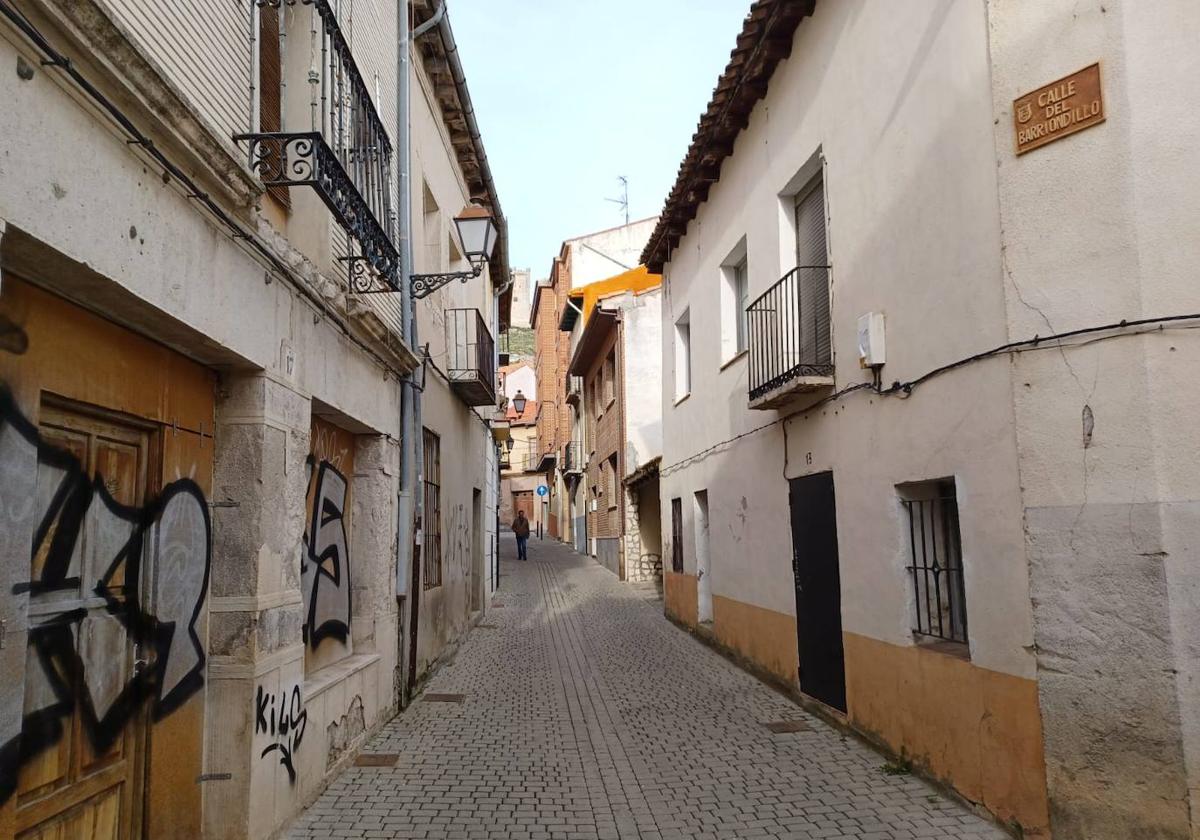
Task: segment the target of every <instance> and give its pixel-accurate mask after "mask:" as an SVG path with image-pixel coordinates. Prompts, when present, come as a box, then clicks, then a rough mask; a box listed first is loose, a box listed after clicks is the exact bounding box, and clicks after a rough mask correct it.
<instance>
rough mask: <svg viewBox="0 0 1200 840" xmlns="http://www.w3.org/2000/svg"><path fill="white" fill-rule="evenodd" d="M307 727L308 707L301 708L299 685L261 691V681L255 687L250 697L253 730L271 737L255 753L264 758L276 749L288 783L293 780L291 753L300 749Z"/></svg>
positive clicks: (294, 769)
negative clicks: (288, 689)
mask: <svg viewBox="0 0 1200 840" xmlns="http://www.w3.org/2000/svg"><path fill="white" fill-rule="evenodd" d="M307 728H308V710H307V709H305V708H304V700H303V698H302V697H301V696H300V686H298V685H294V686H292V689H291V691H281V692H279V693H278V694H275V693H274V692H270V691H263V689H262V686H261V685H260V686H259V687H258V695H257V696H256V697H255V699H254V734H255V735H267V736H268V737H269V738H270V739H271V743H269V744H267V746H266V747H264V748H263V751H262V753H261V755H260V756H259V757H260V758H266V757H267V756H268V755H269V754H270V753H273V752H278V753H279V763H280V764H282V765H283V767H284V769H286V770H287V772H288V781H289V782H291V783H292V784H295V783H296V767H295V765H294V764H293V763H292V756H294V755H295V754H296V750H298V749H300V742H301V741H303V740H304V730H305V729H307Z"/></svg>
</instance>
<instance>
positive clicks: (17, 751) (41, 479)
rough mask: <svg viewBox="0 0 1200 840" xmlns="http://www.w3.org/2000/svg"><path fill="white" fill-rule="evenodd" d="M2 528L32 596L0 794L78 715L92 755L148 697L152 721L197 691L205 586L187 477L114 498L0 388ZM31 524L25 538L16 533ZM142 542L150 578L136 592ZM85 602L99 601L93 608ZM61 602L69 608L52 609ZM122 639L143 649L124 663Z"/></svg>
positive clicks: (203, 535) (201, 508) (200, 517)
mask: <svg viewBox="0 0 1200 840" xmlns="http://www.w3.org/2000/svg"><path fill="white" fill-rule="evenodd" d="M0 532H2V533H3V537H0V552H2V553H3V556H6V557H10V558H12V557H20V556H24V557H25V558H26V559H27V561H28V563H29V565H28V568H32V569H36V577H35V578H34V579H31V580H27V581H24V582H21V583H18V584H16V585H15V586H13V588H12V594H13V595H16V596H26V597H28V598H29V599H30V601H31V602H32V603H36V604H38V609H37V610H36V611H31V612H33V613H34V614H33V615H31V617H30V621H29V625H30V627H29V648H28V651H27V657H28V659H27V665H26V674H25V698H26V699H25V710H24V717H23V719H22V721H21V731H20V734H19V735H16V736H15V737H14V738H11V739H10V740H9V741H8V742H6V743H5V744H4V745H3V746H2V747H0V802H3V801H5V800H6V799H8V797H10V796H11V795H12V793H13V791H14V789H15V786H16V771H17V768H18V766H19V765H20V764H22V763H25V762H27V761H29V759H30V758H32V757H34V756H36V755H37V754H39V753H40V752H42V751H44V750H46V749H48V748H49V747H51V746H53V745H55V744H57V743H58V742H59V741H60V740H61V739H62V737H63V735H64V723H66V722H68V721H70V719H71V718H72V716H73V715H74V714H75V712H76V711H77V710H79V711H81V712H82V714H81V718H82V720H83V724H84V728H85V730H86V735H87V737H88V738H89V740H90V741H91V744H92V747H93V749H94V750H95V751H96V752H97V753H98V754H99V753H103V752H104V751H107V750H108V749H109V748H110V747H111V746H112V745H113V743H115V741H116V739H117V738H119V737H120V735H121V734H122V732H123V731H124V728H125V725H126V724H127V723H128V722H129V720H130V719H131V718H132V717H133V716H134V715H135V714H136V713H137V712H138V711H139V710H140V709H141V708H143V705H144V704H145V703H152V711H153V716H154V719H156V720H158V719H161V718H162V717H164V716H166V715H168V714H170V713H171V712H172V711H174V710H175V709H177V708H179V706H181V705H182V704H183V703H184V702H185V701H186V700H187V699H188V698H189V697H191V696H192V695H193V694H195V693H196V691H197V690H198V689H199V688H201V686H202V685H203V678H204V677H203V675H204V663H205V655H204V646H203V644H202V642H201V639H200V637H199V635H198V634H197V631H196V622H197V621H198V619H199V617H200V613H201V610H202V608H203V604H204V599H205V596H206V594H207V592H208V575H209V567H210V563H211V537H212V526H211V522H210V519H209V512H208V505H207V502H206V500H205V498H204V494H203V492H202V491H201V489H200V487H199V485H197V484H196V483H195V482H194V481H192V480H191V479H190V478H181V479H179V480H177V481H174V482H172V483H170V484H168V485H167V486H166V487H165V488H163V490H162V492H161V493H160V494H159V495H158V496H157V498H155V499H153V500H151V501H150V502H148V503H147V504H146V505H144V506H142V507H131V506H128V505H124V504H121V503H120V502H118V501H117V500H116V499H115V498H114V497H113V495H112V493H111V492H110V485H109V483H108V482H107V481H106V479H105V476H103V475H101V474H99V473H97V474H96V475H95V476H94V477H92V476H90V475H89V474H88V471H87V469H86V468H85V466H84V465H83V464H81V463H80V461H79V459H78V458H77V457H76V455H75V454H73V453H72V452H69V451H67V450H65V449H60V448H58V447H56V446H54V445H53V444H52V443H49V442H48V441H46V440H44V439H43V438H42V436H41V435H40V433H39V431H38V429H37V427H36V426H35V425H34V424H33V423H32V422H30V421H29V420H28V419H27V418H26V417H25V416H24V415H23V414H22V413H21V412H20V410H19V409H18V408H17V406H16V403H15V401H14V399H13V397H12V395H11V393H10V392H9V391H8V390H7V389H5V388H3V387H2V386H0ZM30 533H32V542H31V543H26V544H25V545H24V546H22V545H20V544H18V543H15V542H11V541H13V540H17V539H23V538H24V537H27V535H29V534H30ZM22 535H24V537H23V536H22ZM83 540H86V541H88V543H89V552H90V554H91V555H93V556H94V557H95V559H96V560H97V561H98V563H99V565H97V566H96V567H95V568H96V569H99V570H102V571H100V572H99V573H98V575H96V576H95V577H96V579H94V580H83V579H81V574H82V573H81V570H80V552H79V550H78V547H79V546H80V545H81V542H82V541H83ZM148 548H149V549H151V553H152V556H153V558H154V567H153V571H154V583H153V586H152V587H151V590H150V591H149V592H143V591H142V577H143V575H142V570H141V564H142V559H143V557H144V556H145V554H146V550H147V549H148ZM35 561H36V562H35ZM89 599H90V600H92V601H93V602H95V601H99V603H100V604H101V606H99V607H97V606H95V603H93V604H92V605H91V606H92V608H90V609H89V608H88V606H84V604H85V603H86V602H87V600H89ZM56 600H65V601H68V602H70V603H71V604H72V605H73V606H70V607H67V608H62V609H55V601H56ZM151 604H152V605H153V607H151V606H150V605H151ZM130 641H132V642H134V643H136V644H137V645H138V650H139V659H138V661H137V662H136V663H134V664H133V666H132V668H131V667H129V661H128V649H129V643H130Z"/></svg>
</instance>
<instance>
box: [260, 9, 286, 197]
mask: <svg viewBox="0 0 1200 840" xmlns="http://www.w3.org/2000/svg"><path fill="white" fill-rule="evenodd" d="M281 14H283V9H282V7H281V8H275V7H273V6H263V7H261V8H260V9H259V10H258V20H259V27H258V67H259V70H258V130H259V131H262V132H271V131H282V130H283V103H282V102H281V101H280V81H281V79H282V75H281V74H282V69H281V67H280V61H281V58H280V54H279V16H280V15H281ZM282 152H283V149H282V147H281V145H280V144H278V143H272V144H270V145H268V146H265V147H264V153H265V157H264V161H265V162H266V165H265V166H264V170H266V171H267V172H270V171H272V170H279V168H280V166H279V157H280V155H281V154H282ZM267 195H269V196H271V197H272V198H274V199H275V200H276V201H278V202H279V203H280V204H282V205H283V206H284V207H285V208H288V209H291V206H292V200H291V196H290V195H289V194H288V188H287V187H282V186H279V187H268V188H267Z"/></svg>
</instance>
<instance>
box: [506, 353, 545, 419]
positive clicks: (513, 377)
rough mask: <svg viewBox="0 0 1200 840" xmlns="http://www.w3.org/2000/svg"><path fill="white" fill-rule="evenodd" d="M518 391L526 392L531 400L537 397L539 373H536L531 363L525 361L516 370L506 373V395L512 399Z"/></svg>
mask: <svg viewBox="0 0 1200 840" xmlns="http://www.w3.org/2000/svg"><path fill="white" fill-rule="evenodd" d="M517 391H520V392H521V393H522V394H524V395H525V396H526V397H527V398H528V399H529V400H530V401H533V400H536V399H537V374H536V373H534V370H533V365H532V364H531V363H525V364H523V365H522V366H521V367H519V368H517V369H516V370H510V371H509V372H508V373H507V374H505V376H504V396H506V397H508V398H509V400H512V398H513V397H515V396H516V395H517ZM526 411H528V408H527V409H526Z"/></svg>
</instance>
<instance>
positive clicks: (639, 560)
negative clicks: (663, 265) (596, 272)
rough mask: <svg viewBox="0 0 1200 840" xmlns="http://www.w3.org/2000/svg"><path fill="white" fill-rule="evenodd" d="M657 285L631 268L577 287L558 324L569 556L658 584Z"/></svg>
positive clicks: (655, 278)
mask: <svg viewBox="0 0 1200 840" xmlns="http://www.w3.org/2000/svg"><path fill="white" fill-rule="evenodd" d="M660 282H661V281H660V278H659V277H658V275H655V274H650V273H649V272H648V271H646V269H645V268H637V269H634V270H633V271H628V272H625V273H624V274H621V275H618V276H617V277H614V278H611V279H609V280H602V281H600V282H598V283H592V284H591V285H588V286H584V287H583V288H582V289H577V290H576V291H577V292H582V293H583V294H579V295H572V297H571V304H572V305H571V306H570V307H569V308H568V310H567V311H566V312H565V313H564V315H563V318H562V320H561V321H560V327H562V328H563V329H565V330H567V331H569V332H570V333H571V336H572V347H573V350H572V356H571V362H570V366H569V368H568V370H567V374H568V376H569V380H568V385H567V401H568V403H570V404H571V405H572V406H573V407H574V408H575V409H576V415H575V422H574V424H573V435H572V440H571V442H570V443H569V444H568V446H567V450H566V453H565V458H564V460H563V464H562V472H563V474H564V476H565V479H566V485H567V489H568V505H567V507H568V516H569V518H570V519H571V522H572V527H573V530H574V541H575V543H576V548H577V550H581V551H585V552H587V553H589V554H591V555H592V556H593V557H595V558H596V559H597V560H598V561H599V562H600V563H601V564H602V565H604V566H605V567H607V568H608V569H610V570H612V571H613V572H614V573H616V574H617V575H618V576H619V577H620V578H621V579H622V580H636V581H653V580H660V579H661V578H662V529H661V526H660V524H659V523H660V515H659V492H658V464H659V461H660V460H661V456H662V401H661V397H662V394H661V386H660V384H659V382H660V380H661V378H662V348H661V342H662V322H661V309H662V288H661V286H660ZM576 307H578V309H577V308H576ZM580 312H581V313H582V314H579V313H580ZM581 538H582V539H581Z"/></svg>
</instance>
